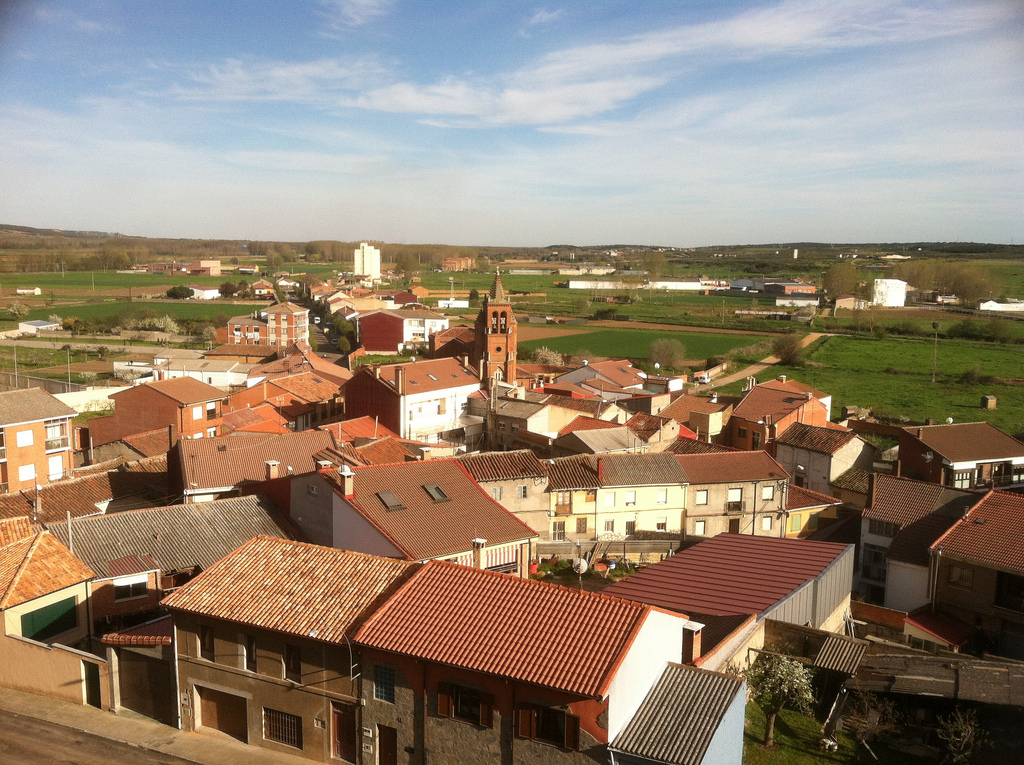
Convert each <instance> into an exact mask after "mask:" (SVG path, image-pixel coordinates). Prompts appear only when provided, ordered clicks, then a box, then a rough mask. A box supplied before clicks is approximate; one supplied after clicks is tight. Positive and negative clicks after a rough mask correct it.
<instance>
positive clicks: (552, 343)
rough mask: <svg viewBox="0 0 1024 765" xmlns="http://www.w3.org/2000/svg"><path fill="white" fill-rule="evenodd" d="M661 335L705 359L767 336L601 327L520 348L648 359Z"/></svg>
mask: <svg viewBox="0 0 1024 765" xmlns="http://www.w3.org/2000/svg"><path fill="white" fill-rule="evenodd" d="M659 338H668V339H670V340H678V341H679V342H680V343H682V344H683V346H684V347H685V348H686V357H687V358H690V359H706V358H708V357H709V356H716V355H718V354H722V353H726V352H727V351H731V350H732V349H733V348H742V347H745V346H747V345H750V344H752V343H756V342H759V341H761V340H763V339H764V338H763V337H757V336H754V335H727V334H711V333H708V334H703V333H697V332H694V333H690V332H658V331H657V330H647V329H625V328H623V329H608V328H599V329H595V330H594V331H592V332H581V333H579V334H572V335H563V336H562V337H548V338H543V339H540V340H530V341H528V342H521V343H519V349H520V351H525V352H526V353H529V352H531V351H533V350H536V349H537V348H539V347H541V346H546V347H548V348H550V349H551V350H553V351H558V352H559V353H566V354H572V353H575V352H576V351H578V350H580V349H586V350H588V351H590V352H591V353H594V354H597V355H598V356H612V357H617V358H631V359H645V358H647V356H648V351H649V349H650V347H651V343H653V342H654V341H655V340H658V339H659Z"/></svg>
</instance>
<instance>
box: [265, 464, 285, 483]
mask: <svg viewBox="0 0 1024 765" xmlns="http://www.w3.org/2000/svg"><path fill="white" fill-rule="evenodd" d="M266 464H267V480H268V481H273V480H274V479H275V478H280V477H281V463H280V462H278V461H277V460H267V463H266Z"/></svg>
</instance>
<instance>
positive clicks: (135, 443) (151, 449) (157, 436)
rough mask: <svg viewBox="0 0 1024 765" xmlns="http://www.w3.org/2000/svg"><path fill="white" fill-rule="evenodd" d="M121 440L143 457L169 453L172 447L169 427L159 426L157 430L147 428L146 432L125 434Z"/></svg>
mask: <svg viewBox="0 0 1024 765" xmlns="http://www.w3.org/2000/svg"><path fill="white" fill-rule="evenodd" d="M121 441H122V442H124V443H126V444H128V446H130V447H131V448H132V449H134V450H135V451H137V452H138V453H139V454H141V455H142V456H143V457H157V456H159V455H161V454H167V451H168V450H169V449H170V448H171V446H170V436H168V434H167V428H157V429H156V430H147V431H146V432H144V433H136V434H134V435H131V436H125V437H124V438H122V439H121Z"/></svg>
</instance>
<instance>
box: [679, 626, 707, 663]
mask: <svg viewBox="0 0 1024 765" xmlns="http://www.w3.org/2000/svg"><path fill="white" fill-rule="evenodd" d="M703 628H704V625H703V624H700V623H699V622H690V623H689V624H688V625H686V627H684V628H683V657H682V658H683V661H682V663H683V664H693V663H694V662H695V661H697V659H699V658H700V634H701V631H702V630H703Z"/></svg>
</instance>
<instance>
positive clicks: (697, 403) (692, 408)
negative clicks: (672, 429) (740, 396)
mask: <svg viewBox="0 0 1024 765" xmlns="http://www.w3.org/2000/svg"><path fill="white" fill-rule="evenodd" d="M727 409H729V404H726V403H722V402H720V401H718V400H716V401H712V400H711V399H710V398H708V397H705V396H679V397H678V398H677V399H676V400H675V401H673V402H672V403H671V404H669V405H668V406H666V407H665V408H664V409H662V410H661V416H662V417H671V418H672V419H673V420H676V421H678V422H683V423H686V422H689V421H690V415H691V414H692V413H693V412H700V413H702V414H714V413H716V412H725V411H726V410H727Z"/></svg>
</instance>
